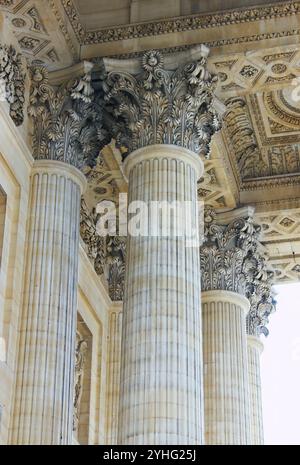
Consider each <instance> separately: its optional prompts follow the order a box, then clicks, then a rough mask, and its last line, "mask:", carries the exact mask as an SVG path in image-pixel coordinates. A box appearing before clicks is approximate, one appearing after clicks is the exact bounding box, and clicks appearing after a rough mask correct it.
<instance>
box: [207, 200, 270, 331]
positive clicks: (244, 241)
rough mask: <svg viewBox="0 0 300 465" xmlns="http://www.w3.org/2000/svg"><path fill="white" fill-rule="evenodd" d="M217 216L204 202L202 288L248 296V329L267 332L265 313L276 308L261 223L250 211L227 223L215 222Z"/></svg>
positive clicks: (266, 316)
mask: <svg viewBox="0 0 300 465" xmlns="http://www.w3.org/2000/svg"><path fill="white" fill-rule="evenodd" d="M216 216H217V215H216V212H215V210H214V209H212V208H211V207H210V206H208V205H207V206H205V210H204V237H205V240H204V243H203V245H202V246H201V248H200V266H201V288H202V291H208V290H227V291H231V292H236V293H238V294H241V295H244V296H245V297H247V298H248V299H249V302H250V310H249V312H248V315H247V319H246V329H247V333H248V334H251V335H255V336H259V335H260V334H262V333H263V334H265V335H267V334H268V330H267V328H266V324H267V323H268V317H269V315H270V314H271V313H272V312H273V311H274V310H275V300H274V292H273V289H272V284H273V277H274V272H273V271H272V270H271V269H270V267H268V264H267V256H266V254H265V252H263V251H262V248H261V244H260V233H261V227H260V226H259V225H257V224H255V223H254V221H253V216H251V215H250V216H247V217H241V218H236V219H234V220H232V221H231V222H230V223H229V224H217V221H216Z"/></svg>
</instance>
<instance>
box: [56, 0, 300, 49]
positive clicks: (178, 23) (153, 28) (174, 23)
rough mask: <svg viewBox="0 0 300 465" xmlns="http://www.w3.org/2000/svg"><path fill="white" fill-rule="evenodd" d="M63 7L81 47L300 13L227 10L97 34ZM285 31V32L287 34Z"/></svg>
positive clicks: (296, 6) (278, 8)
mask: <svg viewBox="0 0 300 465" xmlns="http://www.w3.org/2000/svg"><path fill="white" fill-rule="evenodd" d="M62 4H63V6H64V9H65V12H66V14H67V16H68V18H69V21H70V23H71V25H72V27H73V30H74V32H75V34H76V36H77V39H78V41H79V43H80V44H81V45H88V44H95V43H98V44H99V43H105V42H112V41H118V40H126V39H130V38H139V37H147V36H157V35H162V34H170V33H172V32H183V31H191V30H197V29H204V28H205V29H206V28H214V27H215V28H217V27H221V26H226V25H230V24H241V23H248V22H253V21H259V20H268V19H274V18H280V17H283V16H284V17H289V16H294V15H297V14H298V13H299V12H300V2H288V3H287V2H283V3H281V4H274V5H268V6H259V7H253V8H242V9H236V10H227V11H224V12H220V13H214V14H200V15H193V16H181V17H177V18H170V19H166V20H159V21H152V22H143V23H135V24H129V25H125V26H114V27H110V28H103V29H101V30H99V31H87V30H85V28H84V27H83V25H82V24H81V22H80V16H79V13H78V11H77V9H76V7H75V5H74V2H73V1H72V0H62ZM286 32H287V33H288V31H286ZM290 32H293V31H290ZM298 32H299V31H298ZM270 35H271V34H265V36H270ZM265 38H266V37H265ZM244 39H245V38H244ZM232 40H234V39H232ZM253 40H257V36H256V39H253ZM247 41H250V40H249V38H247ZM220 42H222V41H220Z"/></svg>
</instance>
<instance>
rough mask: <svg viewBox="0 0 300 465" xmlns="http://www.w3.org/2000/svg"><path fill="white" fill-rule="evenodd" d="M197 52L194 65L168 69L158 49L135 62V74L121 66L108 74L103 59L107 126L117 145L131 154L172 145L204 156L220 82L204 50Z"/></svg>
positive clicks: (216, 121) (216, 125) (214, 126)
mask: <svg viewBox="0 0 300 465" xmlns="http://www.w3.org/2000/svg"><path fill="white" fill-rule="evenodd" d="M201 51H202V53H201V56H200V54H198V58H197V59H196V60H195V61H192V62H187V61H186V60H187V59H186V60H185V61H183V59H182V60H181V63H180V64H179V65H178V66H174V65H173V66H172V68H171V70H167V67H168V66H167V65H164V57H163V55H162V54H161V53H160V52H159V51H156V50H151V51H148V52H146V53H144V54H143V56H142V59H141V60H140V61H137V62H136V69H138V71H137V72H136V73H135V74H134V73H129V72H128V71H127V70H126V71H123V69H124V68H123V67H122V65H121V64H120V69H116V70H115V69H113V70H110V69H109V67H110V63H109V60H104V63H105V66H106V68H107V70H108V74H107V78H106V81H105V85H104V89H105V92H106V97H105V98H106V101H107V108H108V110H110V112H111V115H112V117H113V123H111V121H109V122H110V123H111V124H112V125H113V135H114V138H115V139H116V141H117V143H118V144H119V145H120V146H125V147H127V148H128V152H132V151H134V150H136V149H138V148H141V147H145V146H147V145H152V144H174V145H179V146H181V147H185V148H188V149H190V150H192V151H193V152H196V153H199V154H202V155H204V156H205V157H208V155H209V151H210V141H211V138H212V135H213V134H214V133H215V132H216V131H218V130H219V129H220V128H221V121H220V116H219V115H218V113H217V110H216V108H215V102H214V90H215V88H216V84H217V81H218V78H217V77H216V76H214V75H211V74H210V73H209V72H208V70H207V54H208V50H207V49H206V48H205V47H203V48H202V49H201ZM187 56H188V57H189V59H190V60H191V58H190V56H191V55H187ZM166 63H168V60H167V57H166ZM169 67H170V66H169ZM174 68H175V70H174Z"/></svg>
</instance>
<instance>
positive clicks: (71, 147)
mask: <svg viewBox="0 0 300 465" xmlns="http://www.w3.org/2000/svg"><path fill="white" fill-rule="evenodd" d="M31 82H32V84H31V93H30V105H29V108H28V113H29V115H30V116H31V117H32V120H33V126H34V129H33V156H34V158H35V159H50V160H57V161H63V162H65V163H69V164H71V165H73V166H75V167H76V168H79V169H81V168H82V167H83V166H84V165H89V166H93V165H94V163H95V160H96V158H97V156H98V155H99V151H100V149H101V148H102V147H103V145H104V143H105V142H106V132H105V131H104V130H103V128H102V103H101V102H102V101H101V98H100V95H98V94H97V93H96V92H95V90H94V88H93V87H92V81H91V73H90V72H89V73H87V74H85V75H84V76H83V77H80V78H75V79H72V80H70V81H68V82H65V83H63V84H62V85H60V86H52V85H51V84H50V82H49V75H48V72H47V69H46V68H45V67H44V66H40V65H37V66H33V67H32V68H31Z"/></svg>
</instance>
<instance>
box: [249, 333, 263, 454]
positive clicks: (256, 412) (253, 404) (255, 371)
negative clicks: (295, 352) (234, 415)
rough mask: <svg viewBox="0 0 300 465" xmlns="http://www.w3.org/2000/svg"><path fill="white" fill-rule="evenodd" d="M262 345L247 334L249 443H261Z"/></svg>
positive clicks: (255, 338)
mask: <svg viewBox="0 0 300 465" xmlns="http://www.w3.org/2000/svg"><path fill="white" fill-rule="evenodd" d="M263 348H264V345H263V343H262V342H261V340H260V339H259V338H258V337H256V336H247V351H248V370H249V390H250V421H251V445H254V446H255V445H257V446H258V445H263V443H264V430H263V412H262V399H261V377H260V356H261V353H262V351H263Z"/></svg>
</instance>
